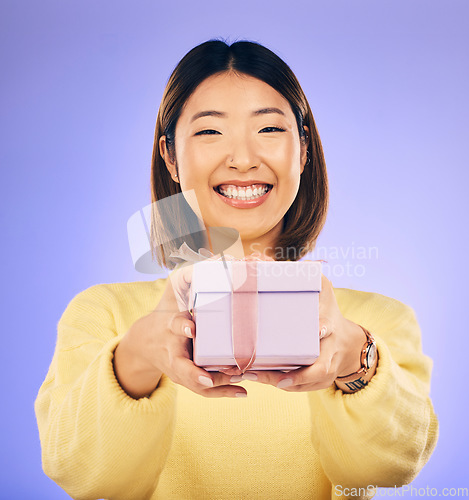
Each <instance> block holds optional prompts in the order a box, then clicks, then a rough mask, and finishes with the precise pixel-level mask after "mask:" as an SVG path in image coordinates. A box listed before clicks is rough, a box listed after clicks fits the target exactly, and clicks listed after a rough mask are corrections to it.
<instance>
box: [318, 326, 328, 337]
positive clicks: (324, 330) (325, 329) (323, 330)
mask: <svg viewBox="0 0 469 500" xmlns="http://www.w3.org/2000/svg"><path fill="white" fill-rule="evenodd" d="M326 332H327V326H323V327H322V328H321V333H320V335H319V339H322V338H324V335H326Z"/></svg>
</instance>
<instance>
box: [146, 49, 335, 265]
mask: <svg viewBox="0 0 469 500" xmlns="http://www.w3.org/2000/svg"><path fill="white" fill-rule="evenodd" d="M229 71H233V72H235V73H241V74H242V73H244V74H246V75H249V76H251V77H254V78H257V79H259V80H262V81H263V82H265V83H267V84H268V85H270V86H271V87H272V88H273V89H275V90H276V91H277V92H278V93H279V94H281V95H282V96H283V97H284V98H285V99H286V100H287V101H288V102H289V103H290V106H291V109H292V111H293V114H294V116H295V118H296V123H297V125H298V133H299V136H300V140H301V141H304V140H307V138H306V134H305V130H304V129H303V126H304V125H306V126H307V127H308V130H309V134H310V137H309V141H308V147H307V151H308V153H307V155H308V161H307V164H306V165H305V168H304V170H303V173H302V174H301V179H300V186H299V189H298V193H297V196H296V198H295V200H294V202H293V203H292V205H291V206H290V208H289V209H288V211H287V212H286V214H285V216H284V219H283V228H282V233H281V234H280V236H279V238H278V239H277V241H276V244H275V249H274V250H275V252H274V259H275V260H292V261H296V260H298V259H300V258H301V257H303V256H304V255H305V254H306V253H307V252H310V251H312V250H313V249H314V247H315V245H316V240H317V238H318V236H319V233H320V232H321V230H322V228H323V226H324V224H325V221H326V215H327V209H328V205H329V187H328V179H327V171H326V162H325V159H324V153H323V149H322V145H321V139H320V138H319V134H318V131H317V129H316V123H315V121H314V117H313V114H312V112H311V109H310V107H309V104H308V101H307V99H306V96H305V94H304V92H303V90H302V88H301V86H300V84H299V82H298V80H297V79H296V77H295V75H294V74H293V72H292V70H291V69H290V67H289V66H288V65H287V64H286V63H285V62H284V61H283V60H282V59H281V58H280V57H278V56H277V55H276V54H274V53H273V52H272V51H271V50H269V49H267V48H266V47H264V46H262V45H261V44H259V43H256V42H251V41H247V40H241V41H237V42H235V43H233V44H231V45H228V44H227V43H226V42H224V41H221V40H209V41H207V42H204V43H202V44H200V45H198V46H196V47H194V48H193V49H192V50H190V51H189V52H188V53H187V54H186V55H185V56H184V57H183V58H182V59H181V61H180V62H179V64H178V65H177V66H176V68H175V69H174V71H173V72H172V74H171V76H170V78H169V80H168V83H167V85H166V88H165V90H164V94H163V98H162V101H161V105H160V108H159V110H158V117H157V122H156V128H155V138H154V144H153V155H152V162H151V200H152V217H151V230H150V241H151V250H152V256H153V257H154V256H155V254H156V258H157V261H158V264H159V265H163V266H165V267H167V268H169V269H173V268H174V267H175V264H174V265H173V264H172V263H168V262H167V256H169V254H170V253H171V252H172V251H175V250H177V249H178V248H179V247H180V245H181V244H182V243H184V242H186V244H187V245H188V246H189V247H190V248H192V249H193V250H195V251H196V252H197V251H198V249H199V248H201V247H204V246H205V247H207V246H206V243H207V241H206V232H205V231H204V230H203V228H202V229H201V230H200V231H197V232H196V231H194V228H197V227H201V223H200V219H198V218H197V216H196V215H195V213H194V212H193V211H192V210H190V209H189V208H188V207H189V205H188V204H187V202H186V204H187V206H185V207H184V209H181V210H179V209H178V208H177V207H176V208H171V209H170V210H169V211H167V213H163V212H162V210H163V209H162V207H161V206H160V204H159V203H154V202H156V201H159V200H162V199H164V198H166V197H169V196H172V195H175V194H178V193H181V188H180V184H179V183H177V182H174V181H173V180H172V178H171V175H170V173H169V171H168V169H167V168H166V164H165V162H164V160H163V158H162V157H161V155H160V152H159V140H160V137H162V136H163V135H164V136H166V144H167V150H168V155H169V157H170V158H171V160H172V161H174V160H175V154H176V153H175V130H176V123H177V121H178V119H179V117H180V115H181V111H182V109H183V106H184V105H185V103H186V102H187V100H188V99H189V97H190V96H191V95H192V93H193V92H194V91H195V89H196V88H197V87H198V85H200V83H202V82H203V81H204V80H205V79H206V78H208V77H210V76H212V75H215V74H217V73H223V72H229ZM176 168H177V163H176ZM177 198H178V199H183V196H179V197H177ZM182 203H183V202H182ZM190 212H192V214H193V217H194V218H193V219H192V217H188V216H187V214H188V213H190ZM188 219H191V220H188ZM163 221H171V223H168V222H167V223H166V224H163ZM191 228H192V230H191ZM181 235H184V236H181ZM209 242H210V239H209ZM210 244H211V243H210ZM221 250H223V248H222V249H221ZM214 253H215V254H218V253H219V250H218V249H214Z"/></svg>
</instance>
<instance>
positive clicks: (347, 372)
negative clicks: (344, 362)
mask: <svg viewBox="0 0 469 500" xmlns="http://www.w3.org/2000/svg"><path fill="white" fill-rule="evenodd" d="M357 328H358V329H360V330H361V331H362V333H361V340H360V336H359V335H358V333H359V332H358V330H357ZM352 336H353V337H352ZM347 338H350V339H352V338H353V339H354V341H355V342H357V341H359V342H360V343H361V348H360V350H359V351H358V350H357V349H356V347H355V348H354V349H355V350H354V351H352V352H355V354H354V355H350V357H355V360H356V361H355V364H354V365H348V366H347V368H345V369H343V370H341V372H339V373H340V374H339V375H338V376H337V378H336V379H335V384H336V386H337V387H338V388H339V389H341V390H342V391H343V392H347V393H352V392H356V391H358V390H360V389H362V388H363V387H365V386H366V385H367V384H368V382H369V381H370V380H371V378H372V377H373V375H374V374H375V372H376V366H377V363H378V352H377V348H376V343H375V340H374V338H373V335H372V334H371V333H370V332H369V331H368V330H366V329H365V328H363V326H361V325H357V324H355V323H352V322H350V330H349V332H348V337H347ZM351 342H352V340H351ZM358 352H359V355H358ZM357 365H358V368H357ZM350 366H353V368H350Z"/></svg>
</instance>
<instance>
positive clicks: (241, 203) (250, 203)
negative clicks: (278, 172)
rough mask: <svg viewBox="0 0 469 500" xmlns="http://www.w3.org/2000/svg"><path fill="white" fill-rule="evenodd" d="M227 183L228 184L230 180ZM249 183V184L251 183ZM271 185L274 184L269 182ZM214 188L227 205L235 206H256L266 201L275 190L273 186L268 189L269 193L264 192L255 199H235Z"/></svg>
mask: <svg viewBox="0 0 469 500" xmlns="http://www.w3.org/2000/svg"><path fill="white" fill-rule="evenodd" d="M224 184H225V183H224ZM226 184H228V182H227V183H226ZM257 184H265V182H263V183H261V182H258V183H257ZM247 185H248V186H249V185H250V184H247ZM269 186H272V184H269ZM213 190H214V191H215V193H216V194H217V196H218V197H219V198H221V199H222V200H223V201H224V202H225V203H226V204H227V205H230V206H232V207H234V208H255V207H258V206H259V205H262V204H263V203H264V201H265V200H266V199H267V197H268V196H269V194H270V193H271V191H272V190H273V186H272V187H271V188H270V189H269V190H268V191H267V193H265V194H263V195H262V196H260V197H259V198H256V199H254V200H235V199H233V198H226V196H223V195H222V194H220V193H219V192H218V191H217V189H216V188H213Z"/></svg>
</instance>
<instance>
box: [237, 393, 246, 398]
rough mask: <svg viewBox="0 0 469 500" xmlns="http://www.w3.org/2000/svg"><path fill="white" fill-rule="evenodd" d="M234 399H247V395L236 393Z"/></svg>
mask: <svg viewBox="0 0 469 500" xmlns="http://www.w3.org/2000/svg"><path fill="white" fill-rule="evenodd" d="M236 397H237V398H247V397H248V395H247V394H246V393H245V392H237V393H236Z"/></svg>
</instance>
